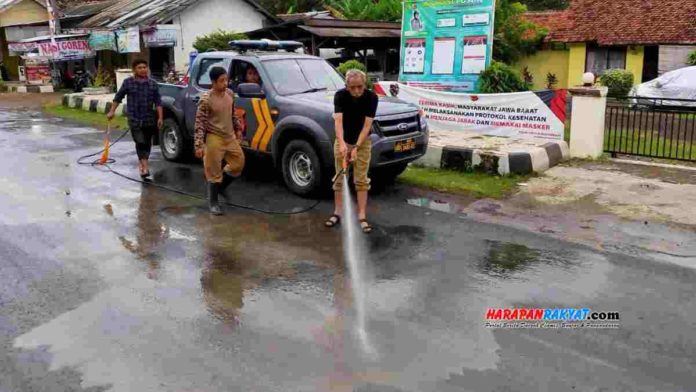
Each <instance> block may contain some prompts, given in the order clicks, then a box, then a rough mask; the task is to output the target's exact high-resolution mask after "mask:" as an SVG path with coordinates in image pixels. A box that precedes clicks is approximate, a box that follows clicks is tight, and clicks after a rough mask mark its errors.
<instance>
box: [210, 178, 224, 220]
mask: <svg viewBox="0 0 696 392" xmlns="http://www.w3.org/2000/svg"><path fill="white" fill-rule="evenodd" d="M219 193H220V184H217V183H214V182H209V183H208V209H209V210H210V213H211V214H213V215H222V208H220V203H219V202H218V194H219Z"/></svg>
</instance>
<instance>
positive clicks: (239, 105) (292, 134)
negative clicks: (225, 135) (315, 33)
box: [159, 41, 428, 196]
mask: <svg viewBox="0 0 696 392" xmlns="http://www.w3.org/2000/svg"><path fill="white" fill-rule="evenodd" d="M282 42H283V41H281V43H278V42H275V43H273V42H271V41H244V42H235V43H234V45H235V50H234V51H224V52H206V53H201V54H199V55H198V57H197V58H196V60H195V62H194V64H193V65H192V67H191V72H190V80H189V83H188V85H187V86H178V85H174V84H161V85H160V92H161V94H162V101H163V106H164V111H165V122H164V127H163V129H162V131H161V134H160V138H159V140H160V148H161V150H162V154H163V155H164V157H165V158H166V159H168V160H172V161H180V160H186V159H189V158H190V157H191V156H192V150H193V133H194V124H195V116H196V110H197V105H198V102H199V100H200V96H201V94H203V93H204V92H205V91H207V90H208V89H209V88H210V85H211V83H210V78H209V76H208V72H209V71H210V69H211V67H213V66H221V67H224V68H225V69H227V70H228V72H229V74H230V88H231V89H232V90H233V91H234V92H235V95H236V109H235V111H236V113H237V115H239V116H240V117H241V119H242V122H243V123H244V124H246V127H245V129H246V130H245V134H244V140H243V142H242V146H243V147H244V149H245V151H246V152H247V153H258V154H260V155H263V156H266V157H269V158H270V159H272V161H273V163H274V166H275V168H276V169H277V170H278V171H279V172H280V173H281V174H282V177H283V179H284V181H285V184H286V185H287V187H288V188H289V189H290V190H291V191H293V192H294V193H296V194H299V195H303V196H305V195H312V194H316V193H318V192H319V191H320V190H321V189H328V187H329V182H330V179H331V177H332V176H333V173H334V167H333V165H334V163H333V162H334V156H333V143H334V140H335V133H334V120H333V109H334V107H333V96H334V93H335V92H336V91H337V90H338V89H340V88H342V87H343V86H344V84H345V83H344V81H343V79H342V77H341V75H340V74H339V73H338V72H337V71H336V70H335V69H334V68H333V67H332V66H331V65H330V64H329V63H327V62H326V61H325V60H323V59H321V58H319V57H315V56H309V55H304V54H296V53H292V52H282V51H278V49H279V48H282V47H283V45H285V46H286V47H287V48H289V49H292V48H291V46H292V45H295V44H297V45H300V46H301V44H299V43H293V44H292V45H290V44H288V43H282ZM269 45H270V50H260V48H263V47H269ZM249 67H254V68H256V70H257V71H258V73H259V75H260V76H261V83H260V85H259V84H255V83H245V80H244V76H245V74H246V70H247V68H249ZM370 137H371V138H372V145H373V149H372V162H371V172H372V175H373V176H377V177H380V178H382V179H383V180H389V179H392V178H395V177H396V176H398V175H399V174H401V173H402V172H403V171H404V170H405V169H406V166H407V164H408V163H409V162H411V161H413V160H415V159H418V158H420V157H421V156H423V155H424V154H425V151H426V148H427V145H428V126H427V123H426V121H425V118H424V117H422V116H421V115H420V114H419V110H418V107H416V106H415V105H412V104H409V103H406V102H403V101H400V100H398V99H395V98H386V97H383V98H380V102H379V108H378V111H377V116H376V118H375V122H374V125H373V129H372V134H371V135H370Z"/></svg>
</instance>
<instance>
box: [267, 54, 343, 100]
mask: <svg viewBox="0 0 696 392" xmlns="http://www.w3.org/2000/svg"><path fill="white" fill-rule="evenodd" d="M264 65H265V66H266V71H268V72H267V73H268V75H270V76H271V79H272V80H271V83H273V87H275V89H276V91H278V94H280V95H293V94H302V93H307V92H315V91H324V90H328V91H336V90H338V89H340V88H342V87H343V85H344V82H343V78H342V77H341V75H340V74H339V73H338V72H337V71H336V70H335V69H333V67H331V65H329V63H327V62H326V61H324V60H321V59H285V60H267V61H264Z"/></svg>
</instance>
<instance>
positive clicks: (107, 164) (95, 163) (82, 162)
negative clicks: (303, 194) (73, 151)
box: [77, 129, 321, 215]
mask: <svg viewBox="0 0 696 392" xmlns="http://www.w3.org/2000/svg"><path fill="white" fill-rule="evenodd" d="M128 133H130V129H127V130H126V131H124V132H123V134H122V135H120V136H119V137H118V138H116V140H114V141H113V142H112V143H111V144H110V145H109V148H111V147H113V146H114V145H115V144H116V143H118V142H119V141H121V139H123V138H124V137H125V136H126V135H127V134H128ZM105 150H106V148H103V149H102V150H101V151H99V152H96V153H94V154H89V155H83V156H81V157H79V158H78V159H77V164H78V165H90V166H92V167H96V166H100V167H105V168H106V169H107V170H106V171H108V172H111V173H112V174H115V175H117V176H119V177H122V178H124V179H126V180H130V181H133V182H137V183H140V184H144V185H147V186H152V187H155V188H159V189H162V190H165V191H169V192H173V193H177V194H180V195H184V196H188V197H191V198H194V199H199V200H207V198H206V197H202V196H199V195H196V194H193V193H189V192H184V191H180V190H178V189H174V188H170V187H168V186H164V185H160V184H156V183H154V182H152V181H144V180H139V179H137V178H133V177H130V176H128V175H125V174H123V173H121V172H119V171H117V170H114V169H113V168H112V167H111V166H110V164H114V163H116V160H115V159H113V158H109V159H108V160H107V161H106V162H105V163H104V164H101V163H100V162H99V159H95V160H93V161H85V160H86V159H87V158H91V157H95V156H97V155H101V154H102V153H103V152H104V151H105ZM319 203H321V200H319V199H315V200H314V204H312V205H311V206H309V207H306V208H303V209H301V210H298V211H289V212H288V211H270V210H264V209H260V208H256V207H250V206H245V205H242V204H235V203H230V202H228V201H225V202H224V203H222V204H225V205H227V206H230V207H235V208H239V209H243V210H249V211H254V212H259V213H262V214H266V215H299V214H304V213H306V212H309V211H311V210H313V209H315V208H316V207H317V206H318V205H319Z"/></svg>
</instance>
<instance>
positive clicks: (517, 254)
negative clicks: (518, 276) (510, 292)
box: [484, 241, 540, 274]
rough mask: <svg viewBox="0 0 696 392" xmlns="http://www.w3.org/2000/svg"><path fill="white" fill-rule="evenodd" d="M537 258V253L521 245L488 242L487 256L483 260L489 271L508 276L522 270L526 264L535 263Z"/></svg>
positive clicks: (538, 254) (538, 253)
mask: <svg viewBox="0 0 696 392" xmlns="http://www.w3.org/2000/svg"><path fill="white" fill-rule="evenodd" d="M539 256H540V252H539V251H536V250H534V249H530V248H528V247H526V246H524V245H521V244H513V243H504V242H497V241H490V242H489V250H488V255H487V256H486V257H485V259H484V260H485V262H486V265H487V268H488V270H489V271H491V272H494V273H498V274H509V273H512V272H514V271H516V270H519V269H523V268H524V267H525V266H526V265H527V264H530V263H533V262H534V261H536V260H537V258H538V257H539Z"/></svg>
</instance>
